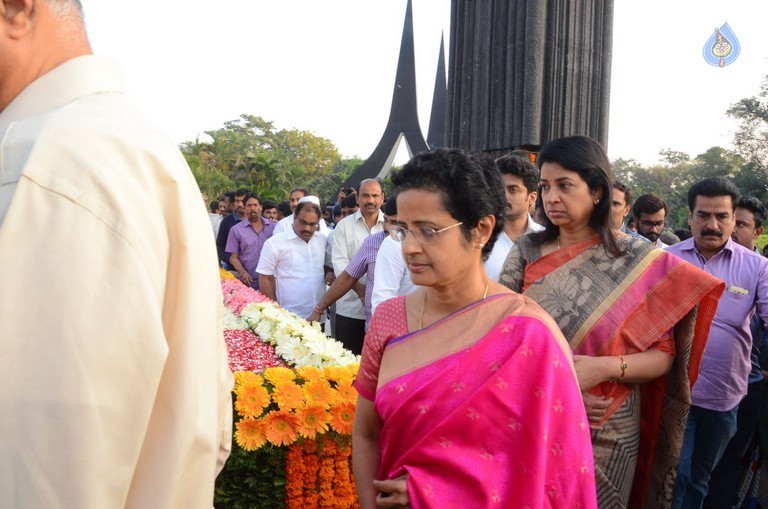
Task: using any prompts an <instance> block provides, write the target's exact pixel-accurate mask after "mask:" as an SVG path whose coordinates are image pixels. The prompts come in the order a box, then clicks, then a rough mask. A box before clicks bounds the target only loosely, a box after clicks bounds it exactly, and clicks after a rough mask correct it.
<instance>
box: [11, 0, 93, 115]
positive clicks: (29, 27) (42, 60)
mask: <svg viewBox="0 0 768 509" xmlns="http://www.w3.org/2000/svg"><path fill="white" fill-rule="evenodd" d="M90 53H92V52H91V47H90V45H89V44H88V38H87V36H86V33H85V26H84V25H83V17H82V6H81V5H80V2H79V0H3V1H2V2H0V55H2V58H0V111H3V110H4V109H5V108H6V107H7V106H8V105H9V104H10V103H11V101H13V99H15V98H16V96H17V95H19V93H20V92H21V91H22V90H24V88H26V87H27V85H29V84H30V83H32V82H33V81H35V80H36V79H37V78H39V77H40V76H42V75H44V74H46V73H47V72H48V71H50V70H52V69H53V68H55V67H58V66H59V65H61V64H63V63H64V62H67V61H69V60H71V59H73V58H75V57H79V56H82V55H88V54H90Z"/></svg>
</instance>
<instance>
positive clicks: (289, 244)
mask: <svg viewBox="0 0 768 509" xmlns="http://www.w3.org/2000/svg"><path fill="white" fill-rule="evenodd" d="M324 262H325V236H324V235H323V234H322V233H315V234H314V235H312V238H310V239H309V242H304V241H303V240H302V239H301V238H299V237H298V236H297V235H296V232H295V231H294V230H293V228H291V229H290V230H289V231H284V232H282V233H278V234H277V235H274V234H273V235H272V237H270V238H269V239H268V240H267V241H266V242H265V243H264V247H263V248H262V249H261V258H259V266H258V267H257V268H256V272H258V273H259V274H264V275H265V276H274V277H275V286H276V288H275V293H276V297H277V302H279V303H280V305H281V306H283V307H284V308H285V309H287V310H288V311H291V312H293V313H296V314H297V315H299V316H300V317H302V318H307V317H309V315H311V314H312V310H313V309H314V307H315V304H316V303H317V302H318V301H319V300H320V298H321V297H322V296H323V293H325V278H324V271H323V264H324Z"/></svg>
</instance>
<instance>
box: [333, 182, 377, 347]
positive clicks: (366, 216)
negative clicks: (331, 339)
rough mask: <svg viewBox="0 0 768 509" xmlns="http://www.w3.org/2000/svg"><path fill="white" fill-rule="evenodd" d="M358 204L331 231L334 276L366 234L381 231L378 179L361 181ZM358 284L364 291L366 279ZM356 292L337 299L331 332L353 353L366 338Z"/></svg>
mask: <svg viewBox="0 0 768 509" xmlns="http://www.w3.org/2000/svg"><path fill="white" fill-rule="evenodd" d="M357 203H358V205H359V206H360V209H359V210H358V211H357V212H355V213H354V214H353V215H351V216H348V217H345V218H344V219H342V220H341V221H339V224H338V225H336V228H334V230H333V239H332V261H333V271H334V272H335V273H336V277H338V276H339V275H341V273H342V271H344V269H346V268H347V265H348V264H349V261H350V260H351V259H352V257H353V256H354V255H355V253H356V252H357V250H358V249H360V246H361V245H362V244H363V241H364V240H365V239H366V238H367V237H368V235H370V234H372V233H378V232H381V231H384V222H385V220H384V214H383V213H382V212H381V205H382V204H383V203H384V188H383V187H382V185H381V182H379V181H378V180H374V179H367V180H363V181H362V182H361V183H360V192H359V193H358V198H357ZM357 284H358V285H361V286H360V288H359V293H361V294H362V293H363V292H365V278H360V279H359V280H358V282H357ZM357 295H358V293H356V292H355V290H350V291H349V292H347V294H346V295H345V296H344V297H342V298H341V299H339V300H338V301H337V302H336V329H335V331H334V334H335V335H336V339H338V340H339V341H341V342H342V343H343V344H344V346H345V348H347V349H349V350H352V351H353V352H359V351H361V350H362V347H363V339H364V338H365V310H364V309H363V304H362V303H361V302H360V299H359V298H358V297H357Z"/></svg>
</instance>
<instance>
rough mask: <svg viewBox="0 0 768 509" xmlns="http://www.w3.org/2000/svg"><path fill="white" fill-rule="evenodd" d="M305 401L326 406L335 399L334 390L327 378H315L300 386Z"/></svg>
mask: <svg viewBox="0 0 768 509" xmlns="http://www.w3.org/2000/svg"><path fill="white" fill-rule="evenodd" d="M302 389H303V390H304V396H305V398H306V400H307V403H317V404H318V405H322V406H323V408H328V407H329V406H331V403H333V402H334V401H335V400H336V394H335V391H334V390H333V389H332V388H331V385H330V384H329V383H328V381H327V380H323V379H321V380H315V381H313V382H307V383H305V384H304V385H303V386H302Z"/></svg>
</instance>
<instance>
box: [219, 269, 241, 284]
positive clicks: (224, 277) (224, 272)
mask: <svg viewBox="0 0 768 509" xmlns="http://www.w3.org/2000/svg"><path fill="white" fill-rule="evenodd" d="M219 279H221V280H222V281H227V280H228V279H237V278H236V277H235V275H234V274H232V273H231V272H230V271H228V270H224V269H222V268H221V267H219Z"/></svg>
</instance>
